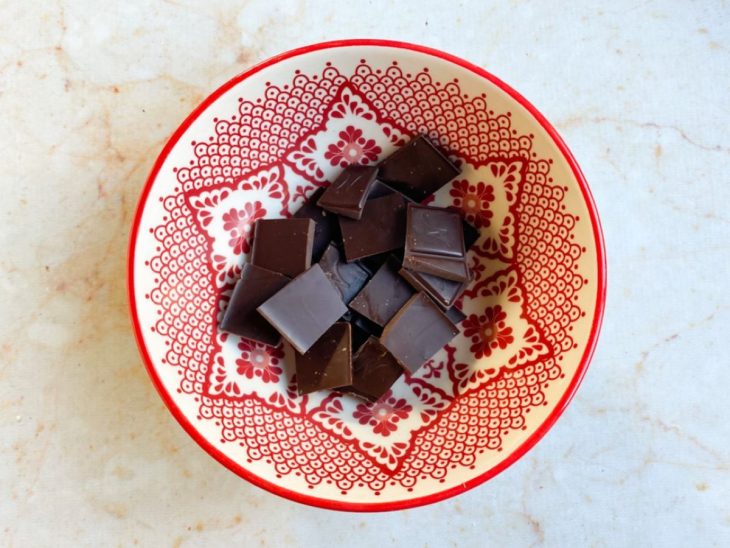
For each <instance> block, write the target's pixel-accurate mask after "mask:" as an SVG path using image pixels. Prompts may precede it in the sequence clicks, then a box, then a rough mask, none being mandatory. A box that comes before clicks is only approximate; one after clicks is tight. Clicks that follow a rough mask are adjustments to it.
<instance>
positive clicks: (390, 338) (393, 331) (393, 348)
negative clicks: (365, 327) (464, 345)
mask: <svg viewBox="0 0 730 548" xmlns="http://www.w3.org/2000/svg"><path fill="white" fill-rule="evenodd" d="M458 333H459V329H458V328H457V327H456V326H455V325H454V324H453V323H452V322H451V320H449V318H448V317H447V316H446V315H445V314H444V313H443V312H442V311H441V310H440V309H439V307H438V306H436V304H434V302H433V301H432V300H431V299H429V298H428V297H427V296H426V295H424V294H423V293H417V294H415V295H414V296H413V297H411V299H410V300H409V301H408V302H407V303H406V304H405V305H404V306H403V308H401V309H400V310H399V311H398V313H397V314H396V315H395V316H393V319H391V320H390V322H388V325H386V326H385V329H384V330H383V336H382V337H381V338H380V342H381V343H382V344H383V346H385V347H386V348H387V349H388V350H390V352H391V354H393V356H395V357H396V359H397V360H398V361H399V362H400V363H401V364H402V365H403V366H405V367H407V368H408V369H409V370H410V371H412V372H415V371H416V370H417V369H418V368H419V367H421V365H423V363H424V362H426V361H427V360H428V359H429V358H430V357H431V356H433V355H434V354H435V353H436V352H438V351H439V350H440V349H441V348H442V347H443V346H444V345H445V344H446V343H448V342H449V341H450V340H451V339H453V338H454V337H455V336H456V335H457V334H458Z"/></svg>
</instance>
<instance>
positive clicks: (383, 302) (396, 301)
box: [350, 257, 415, 327]
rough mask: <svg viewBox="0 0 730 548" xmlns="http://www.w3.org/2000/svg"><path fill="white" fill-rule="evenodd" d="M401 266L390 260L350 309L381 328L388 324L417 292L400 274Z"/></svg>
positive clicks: (351, 304) (392, 258)
mask: <svg viewBox="0 0 730 548" xmlns="http://www.w3.org/2000/svg"><path fill="white" fill-rule="evenodd" d="M399 270H400V264H399V263H398V260H397V259H395V258H394V257H391V258H389V259H388V260H387V261H386V262H385V263H384V264H383V265H382V266H381V267H380V269H379V270H378V271H377V272H376V273H375V275H374V276H373V277H372V278H371V279H370V281H369V282H368V283H367V284H366V285H365V287H363V289H362V291H360V293H358V295H357V296H356V297H355V298H354V299H353V300H352V301H351V302H350V308H352V309H353V310H354V311H355V312H357V313H359V314H362V315H363V316H365V317H366V318H367V319H368V320H370V321H372V322H374V323H375V324H377V325H379V326H381V327H382V326H385V324H386V323H388V321H389V320H390V319H391V318H392V317H393V316H394V315H395V313H396V312H398V310H400V308H401V307H402V306H403V305H404V304H405V303H406V301H408V299H410V298H411V296H412V295H413V293H415V291H414V290H413V288H411V286H410V285H409V284H408V283H407V282H406V281H405V280H404V279H403V278H402V277H401V276H400V275H399V274H398V271H399Z"/></svg>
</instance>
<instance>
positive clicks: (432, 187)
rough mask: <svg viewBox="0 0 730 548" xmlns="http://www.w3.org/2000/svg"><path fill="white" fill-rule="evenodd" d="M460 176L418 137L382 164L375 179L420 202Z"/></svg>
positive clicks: (433, 148) (423, 139)
mask: <svg viewBox="0 0 730 548" xmlns="http://www.w3.org/2000/svg"><path fill="white" fill-rule="evenodd" d="M459 172H460V171H459V168H458V167H456V166H455V165H454V163H453V162H452V161H451V160H449V159H448V158H447V157H446V156H444V154H442V153H441V151H439V150H438V149H437V148H436V147H435V146H434V145H433V144H432V143H431V141H430V140H429V139H428V138H427V137H425V136H423V135H419V136H418V137H416V138H415V139H412V140H411V141H410V142H409V143H408V144H406V145H405V146H403V147H401V148H399V149H398V150H397V151H396V152H395V153H393V154H392V155H390V156H389V157H388V158H386V159H385V160H383V162H381V164H380V171H379V172H378V178H379V179H381V180H382V181H383V182H384V183H386V184H388V185H389V186H391V187H393V188H394V189H395V190H397V191H399V192H402V193H403V194H405V195H406V196H408V197H409V198H411V199H412V200H415V201H416V202H421V201H423V200H424V199H425V198H426V197H428V196H429V195H431V194H433V193H434V192H436V191H437V190H438V189H439V188H441V187H442V186H444V185H445V184H446V183H448V182H449V181H450V180H451V179H453V178H454V177H456V176H457V175H458V174H459Z"/></svg>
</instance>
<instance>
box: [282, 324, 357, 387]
mask: <svg viewBox="0 0 730 548" xmlns="http://www.w3.org/2000/svg"><path fill="white" fill-rule="evenodd" d="M295 360H296V371H297V390H298V391H299V393H300V394H309V393H310V392H315V391H317V390H324V389H328V388H338V387H340V386H346V385H348V384H351V383H352V334H351V328H350V324H349V323H347V322H337V323H336V324H334V325H333V326H332V327H330V328H329V329H328V330H327V331H326V332H325V334H324V335H322V336H321V337H320V338H319V339H317V342H315V343H314V344H313V345H312V346H311V347H310V348H309V350H307V351H306V352H305V353H304V354H297V355H296V358H295Z"/></svg>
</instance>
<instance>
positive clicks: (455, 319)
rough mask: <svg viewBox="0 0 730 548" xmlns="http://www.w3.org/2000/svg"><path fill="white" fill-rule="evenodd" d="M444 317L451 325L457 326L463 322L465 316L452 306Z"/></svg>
mask: <svg viewBox="0 0 730 548" xmlns="http://www.w3.org/2000/svg"><path fill="white" fill-rule="evenodd" d="M445 314H446V317H447V318H448V319H450V320H451V323H453V324H454V325H459V324H460V323H461V322H463V321H464V320H465V319H466V314H464V313H463V312H462V311H461V310H459V309H458V308H456V307H455V306H452V307H451V308H449V309H448V310H447V311H446V312H445Z"/></svg>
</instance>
